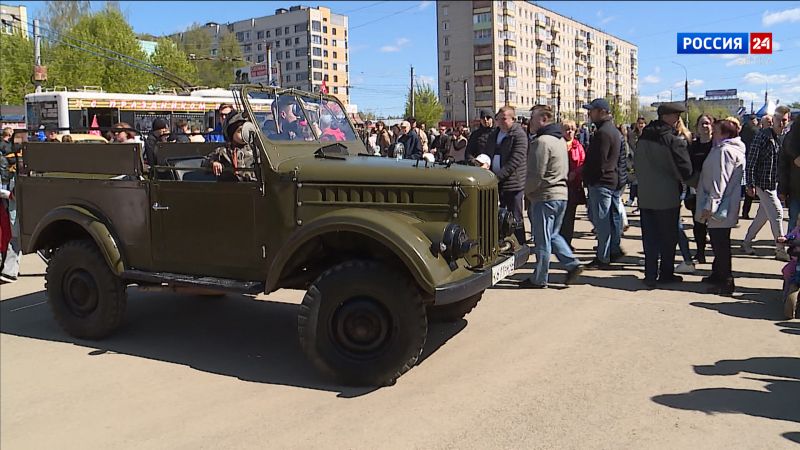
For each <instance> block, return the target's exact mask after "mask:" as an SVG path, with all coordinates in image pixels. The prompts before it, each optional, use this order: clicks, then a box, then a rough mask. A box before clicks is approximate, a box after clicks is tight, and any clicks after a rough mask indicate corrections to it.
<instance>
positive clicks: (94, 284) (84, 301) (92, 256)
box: [45, 240, 127, 339]
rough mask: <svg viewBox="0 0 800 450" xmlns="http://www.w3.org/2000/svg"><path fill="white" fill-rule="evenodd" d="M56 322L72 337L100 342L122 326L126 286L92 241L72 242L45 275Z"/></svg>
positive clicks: (54, 256) (49, 300)
mask: <svg viewBox="0 0 800 450" xmlns="http://www.w3.org/2000/svg"><path fill="white" fill-rule="evenodd" d="M45 289H46V290H47V300H48V303H49V304H50V309H52V311H53V315H54V316H55V319H56V321H57V322H58V324H59V325H60V326H61V328H63V329H64V331H66V332H67V333H69V334H70V335H71V336H74V337H77V338H81V339H100V338H103V337H106V336H108V335H109V334H111V333H112V332H113V331H114V330H116V328H117V327H119V325H120V323H122V318H123V316H124V314H125V306H126V299H127V296H126V293H125V284H124V283H123V282H122V280H121V279H120V278H119V277H117V276H116V275H114V273H113V272H111V270H110V269H109V267H108V264H106V261H105V259H104V258H103V255H101V254H100V251H99V250H98V249H97V246H96V245H95V244H94V242H92V241H85V240H80V241H69V242H67V243H66V244H64V245H63V246H61V247H60V248H59V249H58V250H56V252H55V254H54V255H53V257H52V258H51V259H50V263H49V264H48V265H47V274H46V275H45Z"/></svg>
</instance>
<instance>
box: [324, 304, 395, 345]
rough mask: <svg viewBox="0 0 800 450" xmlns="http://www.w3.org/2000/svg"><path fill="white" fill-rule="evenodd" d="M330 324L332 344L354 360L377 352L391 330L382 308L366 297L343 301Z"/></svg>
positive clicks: (386, 314) (389, 322) (387, 316)
mask: <svg viewBox="0 0 800 450" xmlns="http://www.w3.org/2000/svg"><path fill="white" fill-rule="evenodd" d="M333 322H334V323H333V325H334V326H333V331H334V338H335V342H336V343H337V344H338V346H339V347H340V349H341V350H343V351H344V352H346V353H348V354H350V355H351V356H354V357H357V358H365V357H367V358H368V357H370V356H371V355H373V354H375V353H377V352H380V351H381V350H382V349H383V347H384V345H385V344H386V343H387V341H388V338H389V334H390V330H391V320H390V318H389V314H388V312H387V311H386V309H385V308H384V307H383V306H382V305H381V304H380V303H378V302H377V301H375V300H374V299H369V298H356V299H351V300H348V301H346V302H344V303H343V304H342V305H341V306H339V308H338V309H337V311H336V313H335V314H334V316H333Z"/></svg>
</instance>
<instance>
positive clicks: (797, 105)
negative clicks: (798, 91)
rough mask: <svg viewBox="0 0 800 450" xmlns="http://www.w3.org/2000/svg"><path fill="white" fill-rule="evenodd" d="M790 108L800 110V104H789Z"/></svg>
mask: <svg viewBox="0 0 800 450" xmlns="http://www.w3.org/2000/svg"><path fill="white" fill-rule="evenodd" d="M789 108H800V102H793V103H789Z"/></svg>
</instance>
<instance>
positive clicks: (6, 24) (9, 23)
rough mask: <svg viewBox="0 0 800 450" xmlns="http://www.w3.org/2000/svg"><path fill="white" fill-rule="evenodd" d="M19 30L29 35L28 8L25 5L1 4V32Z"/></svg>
mask: <svg viewBox="0 0 800 450" xmlns="http://www.w3.org/2000/svg"><path fill="white" fill-rule="evenodd" d="M15 31H19V32H20V33H22V34H23V35H24V36H26V37H27V36H28V9H27V8H25V7H24V6H11V5H0V33H5V34H13V33H14V32H15Z"/></svg>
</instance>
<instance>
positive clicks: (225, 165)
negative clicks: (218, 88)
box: [206, 111, 256, 181]
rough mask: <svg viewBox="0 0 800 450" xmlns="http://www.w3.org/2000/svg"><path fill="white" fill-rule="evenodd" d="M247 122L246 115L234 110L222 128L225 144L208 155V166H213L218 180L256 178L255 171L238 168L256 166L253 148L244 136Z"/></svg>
mask: <svg viewBox="0 0 800 450" xmlns="http://www.w3.org/2000/svg"><path fill="white" fill-rule="evenodd" d="M246 123H247V120H245V118H244V116H242V115H241V114H239V113H237V112H236V111H232V112H231V113H230V115H228V118H227V120H226V121H225V124H224V125H223V128H222V135H223V136H224V138H225V141H226V143H225V146H224V147H218V148H217V149H216V150H214V151H213V152H212V153H211V154H209V155H208V156H207V157H206V159H207V163H206V167H208V166H210V167H211V171H212V172H213V173H214V175H215V176H216V177H217V180H218V181H255V180H256V174H255V172H253V171H249V170H245V171H240V170H238V169H253V168H255V157H254V156H253V149H252V148H251V147H250V145H249V144H248V143H247V142H246V141H245V140H244V137H243V136H242V127H243V126H244V125H245V124H246ZM225 169H230V170H225Z"/></svg>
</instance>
